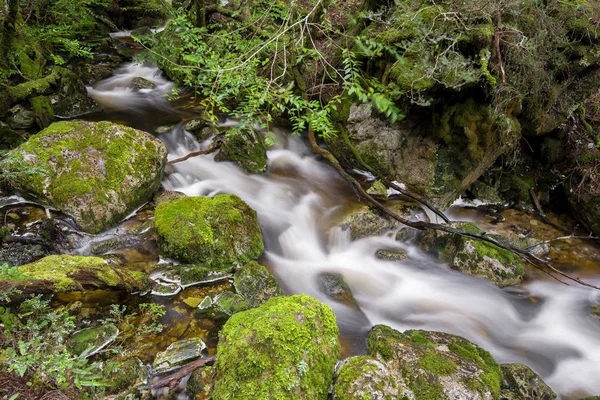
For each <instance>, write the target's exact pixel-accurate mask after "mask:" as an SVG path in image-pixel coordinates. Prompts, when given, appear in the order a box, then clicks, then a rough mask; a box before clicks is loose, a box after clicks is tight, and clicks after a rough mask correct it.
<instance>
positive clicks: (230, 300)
mask: <svg viewBox="0 0 600 400" xmlns="http://www.w3.org/2000/svg"><path fill="white" fill-rule="evenodd" d="M249 308H250V307H249V305H248V302H247V301H246V299H244V298H243V297H242V296H240V295H239V294H237V293H233V292H229V291H224V292H221V293H219V294H217V295H216V296H214V297H211V296H206V297H205V298H204V300H202V302H200V304H199V305H198V312H199V314H201V315H205V316H207V317H208V318H211V319H227V318H229V317H231V316H232V315H233V314H235V313H238V312H241V311H246V310H247V309H249Z"/></svg>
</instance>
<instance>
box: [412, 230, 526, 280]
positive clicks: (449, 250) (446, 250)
mask: <svg viewBox="0 0 600 400" xmlns="http://www.w3.org/2000/svg"><path fill="white" fill-rule="evenodd" d="M451 226H452V227H453V228H456V229H460V230H463V231H468V232H475V233H483V231H482V230H481V229H479V228H477V227H476V226H475V225H474V224H472V223H470V222H453V223H452V224H451ZM419 246H420V247H421V248H422V249H423V250H425V251H427V252H429V253H431V254H433V255H434V256H435V257H437V258H438V259H439V260H442V261H444V262H447V263H448V265H449V266H450V268H452V269H455V270H457V271H460V272H462V273H465V274H469V275H473V276H476V277H480V278H486V279H488V280H489V281H490V282H492V283H493V284H495V285H497V286H499V287H505V286H511V285H517V284H519V283H520V282H521V281H522V280H523V275H524V273H525V267H524V265H523V262H522V261H521V259H520V258H519V257H517V256H516V255H514V254H513V253H511V252H510V251H508V250H505V249H502V248H500V247H498V246H496V245H494V244H491V243H487V242H484V241H481V240H477V239H474V238H469V237H465V236H460V235H457V234H453V233H447V232H442V231H435V230H430V231H427V232H426V233H425V234H424V235H423V236H422V237H421V240H420V242H419Z"/></svg>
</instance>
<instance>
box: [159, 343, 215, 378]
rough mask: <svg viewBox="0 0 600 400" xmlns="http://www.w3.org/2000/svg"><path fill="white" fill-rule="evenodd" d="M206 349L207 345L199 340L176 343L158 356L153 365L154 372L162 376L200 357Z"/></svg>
mask: <svg viewBox="0 0 600 400" xmlns="http://www.w3.org/2000/svg"><path fill="white" fill-rule="evenodd" d="M204 349H206V345H205V344H204V342H203V341H202V340H200V339H198V338H193V339H187V340H180V341H178V342H175V343H173V344H171V345H170V346H169V347H167V349H166V350H165V351H163V352H160V353H158V354H157V355H156V358H155V359H154V363H153V364H152V372H154V373H155V374H161V373H163V372H167V371H171V370H173V369H175V368H178V367H181V366H183V365H185V364H187V363H189V362H192V361H194V360H195V359H196V358H198V357H200V356H201V355H202V352H203V351H204Z"/></svg>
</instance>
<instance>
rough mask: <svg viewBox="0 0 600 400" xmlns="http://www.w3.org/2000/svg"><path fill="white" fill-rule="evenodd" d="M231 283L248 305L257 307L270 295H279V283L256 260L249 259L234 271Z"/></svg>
mask: <svg viewBox="0 0 600 400" xmlns="http://www.w3.org/2000/svg"><path fill="white" fill-rule="evenodd" d="M233 285H234V286H235V291H236V292H237V293H238V294H239V295H240V296H242V297H243V298H244V299H246V301H247V302H248V305H249V306H250V307H258V306H260V305H261V304H263V303H264V302H266V301H267V300H269V299H270V298H271V297H275V296H280V295H281V288H280V287H279V283H277V281H276V280H275V278H274V277H273V275H271V274H270V273H269V271H267V269H266V268H265V267H264V266H262V265H260V264H259V263H257V262H256V261H250V262H249V263H247V264H245V265H244V266H243V267H241V268H240V269H239V270H238V271H237V272H236V273H235V275H234V277H233Z"/></svg>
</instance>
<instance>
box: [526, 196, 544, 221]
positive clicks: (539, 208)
mask: <svg viewBox="0 0 600 400" xmlns="http://www.w3.org/2000/svg"><path fill="white" fill-rule="evenodd" d="M529 196H530V197H531V201H532V202H533V205H534V206H535V208H536V210H537V212H538V214H540V217H542V219H543V220H544V221H546V213H545V212H544V210H543V209H542V205H541V204H540V200H539V199H538V197H537V195H536V194H535V190H533V188H529Z"/></svg>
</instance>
